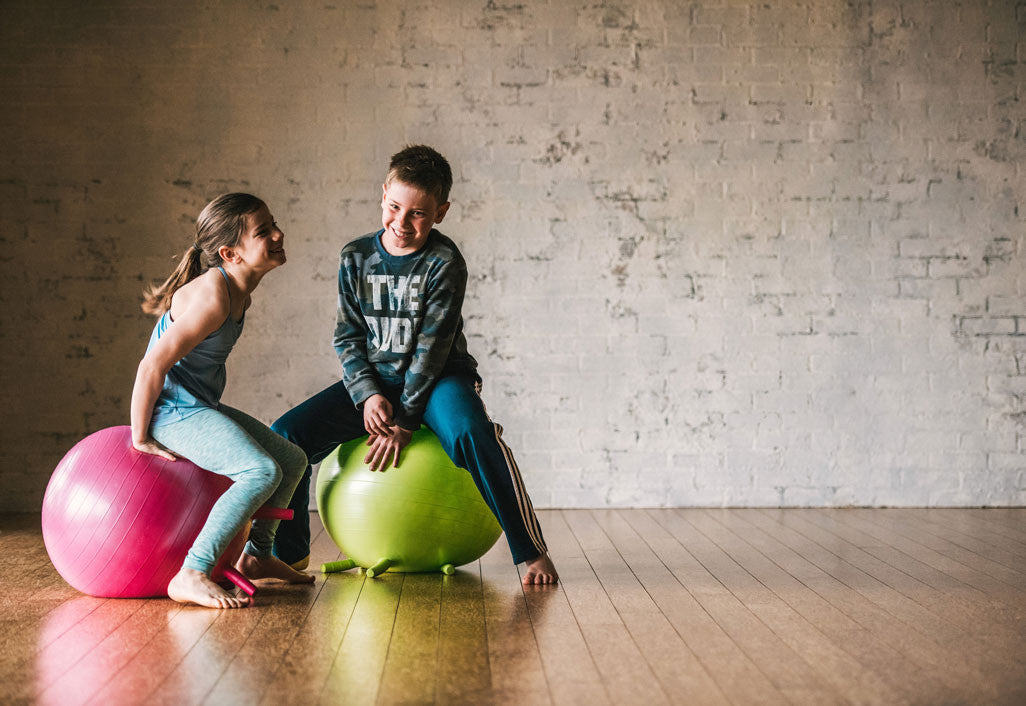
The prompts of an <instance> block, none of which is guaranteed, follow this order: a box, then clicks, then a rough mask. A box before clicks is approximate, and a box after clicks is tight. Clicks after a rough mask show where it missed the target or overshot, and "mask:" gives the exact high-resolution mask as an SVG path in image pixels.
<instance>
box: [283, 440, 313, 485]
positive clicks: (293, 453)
mask: <svg viewBox="0 0 1026 706" xmlns="http://www.w3.org/2000/svg"><path fill="white" fill-rule="evenodd" d="M309 465H310V462H309V460H307V458H306V453H305V452H304V451H303V449H301V448H299V447H298V446H296V445H295V444H289V449H288V455H287V458H286V459H285V461H284V463H282V467H283V469H284V472H285V473H286V475H288V476H289V477H290V478H298V477H300V476H302V475H303V473H304V472H305V471H306V469H307V466H309Z"/></svg>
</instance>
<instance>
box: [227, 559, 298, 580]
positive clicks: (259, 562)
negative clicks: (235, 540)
mask: <svg viewBox="0 0 1026 706" xmlns="http://www.w3.org/2000/svg"><path fill="white" fill-rule="evenodd" d="M235 569H236V570H237V571H238V572H239V573H241V574H242V575H243V576H245V577H246V578H248V579H280V580H281V581H287V582H289V583H313V582H314V577H313V574H307V573H304V572H302V571H296V570H295V569H293V568H292V567H291V566H289V565H288V564H286V563H285V562H284V561H282V560H281V559H279V558H278V557H276V556H273V555H268V556H250V555H249V554H247V553H246V552H243V553H242V556H240V557H239V560H238V561H237V562H235Z"/></svg>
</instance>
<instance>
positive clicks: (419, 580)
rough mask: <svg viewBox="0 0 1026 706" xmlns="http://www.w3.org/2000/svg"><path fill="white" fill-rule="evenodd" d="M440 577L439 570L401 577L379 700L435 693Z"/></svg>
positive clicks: (420, 698) (418, 698)
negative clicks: (402, 579) (400, 587)
mask: <svg viewBox="0 0 1026 706" xmlns="http://www.w3.org/2000/svg"><path fill="white" fill-rule="evenodd" d="M442 577H443V574H442V573H441V572H439V573H423V574H407V575H406V578H405V580H404V581H403V587H402V592H401V593H400V595H399V605H398V607H397V609H396V615H395V625H394V627H393V628H392V639H391V642H390V644H389V646H388V656H387V658H386V659H385V668H384V670H383V671H382V674H381V684H380V686H379V691H378V701H379V702H380V703H383V704H400V703H429V702H431V701H432V700H433V699H434V697H435V685H436V679H437V676H438V633H439V626H440V623H441V601H442Z"/></svg>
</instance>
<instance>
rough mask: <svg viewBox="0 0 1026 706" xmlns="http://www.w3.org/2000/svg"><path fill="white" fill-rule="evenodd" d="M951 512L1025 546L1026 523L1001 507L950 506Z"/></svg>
mask: <svg viewBox="0 0 1026 706" xmlns="http://www.w3.org/2000/svg"><path fill="white" fill-rule="evenodd" d="M951 512H952V513H955V514H956V515H958V516H960V517H964V518H966V521H967V522H971V523H972V524H975V525H980V526H986V527H987V528H988V529H989V530H990V531H991V532H994V533H995V534H999V535H1001V536H1002V537H1005V538H1007V539H1010V540H1012V541H1014V542H1015V543H1016V544H1018V545H1019V546H1022V547H1026V526H1024V524H1026V523H1024V521H1023V520H1022V519H1017V518H1015V517H1013V516H1010V515H1008V514H1007V513H1006V512H1004V511H1003V509H1002V508H951Z"/></svg>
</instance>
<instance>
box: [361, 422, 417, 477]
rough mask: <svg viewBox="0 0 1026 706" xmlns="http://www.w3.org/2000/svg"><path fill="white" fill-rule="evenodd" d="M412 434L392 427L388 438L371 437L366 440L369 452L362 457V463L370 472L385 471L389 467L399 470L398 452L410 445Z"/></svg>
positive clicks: (378, 435) (377, 435) (379, 435)
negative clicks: (368, 467)
mask: <svg viewBox="0 0 1026 706" xmlns="http://www.w3.org/2000/svg"><path fill="white" fill-rule="evenodd" d="M412 438H413V432H412V431H409V430H407V429H403V428H402V427H392V428H391V429H389V433H388V436H383V435H381V434H376V435H371V437H370V438H369V439H367V445H368V446H370V447H371V448H370V451H368V452H367V455H366V456H364V457H363V462H364V463H366V464H369V465H370V468H371V470H372V471H386V470H388V467H389V465H392V466H395V467H396V468H399V452H400V451H402V450H403V448H404V447H405V446H406V445H407V444H408V443H410V439H412Z"/></svg>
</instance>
